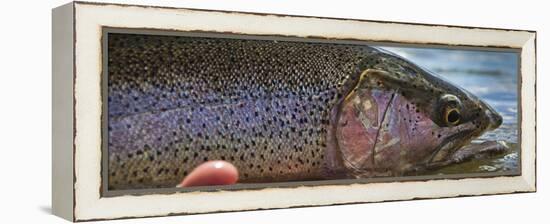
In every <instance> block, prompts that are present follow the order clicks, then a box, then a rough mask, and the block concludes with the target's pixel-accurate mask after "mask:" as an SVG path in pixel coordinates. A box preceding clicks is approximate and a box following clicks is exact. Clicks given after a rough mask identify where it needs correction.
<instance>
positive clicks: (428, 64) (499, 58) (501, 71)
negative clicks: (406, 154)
mask: <svg viewBox="0 0 550 224" xmlns="http://www.w3.org/2000/svg"><path fill="white" fill-rule="evenodd" d="M382 48H384V49H385V50H388V51H391V52H393V53H395V54H397V55H400V56H402V57H404V58H407V59H409V60H410V61H412V62H414V63H416V64H417V65H420V66H422V67H424V68H426V69H428V70H430V71H433V72H434V73H436V74H439V75H440V76H441V77H443V78H444V79H446V80H447V81H449V82H451V83H453V84H456V85H457V86H460V87H462V88H463V89H466V90H467V91H469V92H471V93H473V94H474V95H476V96H478V97H479V98H481V99H482V100H483V101H485V102H487V103H488V104H489V105H491V106H492V107H493V108H494V109H495V110H496V111H497V112H498V113H499V114H500V115H501V116H502V117H503V123H502V125H501V126H500V127H499V128H497V129H495V130H493V131H490V132H487V133H485V134H484V135H482V136H480V137H479V138H478V139H476V140H474V141H476V142H482V141H487V140H497V141H505V142H506V143H507V144H508V145H509V146H510V148H511V149H510V150H509V151H507V152H505V153H502V154H499V155H494V156H491V157H490V158H486V159H478V160H473V161H470V162H466V163H463V164H457V165H452V166H448V167H444V168H442V169H439V170H437V171H435V172H433V173H434V174H463V173H483V172H499V171H518V170H519V158H520V155H519V148H518V144H517V143H518V84H517V83H518V62H519V55H518V53H514V52H498V51H479V50H456V49H435V48H409V47H382Z"/></svg>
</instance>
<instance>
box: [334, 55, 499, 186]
mask: <svg viewBox="0 0 550 224" xmlns="http://www.w3.org/2000/svg"><path fill="white" fill-rule="evenodd" d="M378 61H379V62H378V63H377V64H376V65H374V66H371V68H369V69H367V70H365V71H363V72H362V73H361V75H360V77H359V78H357V81H356V84H355V85H354V87H353V88H352V89H351V90H350V91H349V93H348V94H347V95H346V96H345V98H344V99H342V102H341V103H340V106H339V107H338V109H337V113H333V114H336V115H335V116H336V118H335V120H336V122H335V123H336V125H335V130H336V131H335V139H336V142H337V143H336V145H337V146H336V147H337V148H338V150H339V155H340V156H341V161H342V163H343V164H344V166H345V167H346V168H347V169H348V170H351V171H353V173H355V174H356V176H366V177H372V176H391V175H402V174H403V173H405V172H407V171H409V170H410V169H413V168H416V167H422V166H427V165H430V164H431V163H436V162H440V161H444V160H445V159H447V158H448V157H449V156H450V155H451V154H453V153H454V152H455V151H456V150H457V149H458V148H460V147H462V146H464V145H465V144H468V143H469V142H470V141H471V140H473V139H474V138H476V137H478V136H480V135H481V134H483V133H484V132H486V131H488V130H492V129H495V128H497V127H498V126H500V124H501V123H502V117H501V116H500V115H499V114H498V113H497V112H496V111H495V110H494V109H493V108H491V107H490V106H489V105H488V104H487V103H485V102H483V101H482V100H480V99H479V98H477V97H476V96H474V95H473V94H471V93H469V92H468V91H466V90H464V89H462V88H460V87H458V86H456V85H453V84H451V83H450V82H448V81H446V80H444V79H443V78H441V77H438V76H437V75H435V74H433V73H431V72H429V71H427V70H425V69H423V68H420V67H418V66H416V65H414V64H413V63H411V62H409V61H407V60H405V59H403V58H400V57H397V56H385V57H381V59H378Z"/></svg>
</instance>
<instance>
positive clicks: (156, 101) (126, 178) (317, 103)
mask: <svg viewBox="0 0 550 224" xmlns="http://www.w3.org/2000/svg"><path fill="white" fill-rule="evenodd" d="M108 38H109V39H108V111H107V114H108V159H109V162H108V172H109V173H108V187H109V189H111V190H117V189H139V188H160V187H174V186H176V185H177V184H178V183H179V182H180V181H181V180H182V179H183V178H184V177H185V176H186V175H188V174H189V172H190V171H191V170H193V168H195V167H197V166H198V165H200V164H201V163H203V162H205V161H209V160H226V161H228V162H231V163H233V164H234V165H235V166H236V167H237V169H238V171H239V181H240V182H275V181H294V180H319V179H331V178H361V177H374V176H392V175H401V174H402V173H404V172H406V171H407V170H408V169H409V168H411V167H415V166H418V165H419V164H420V165H422V164H429V163H432V162H437V161H440V160H443V159H444V158H446V157H447V156H448V155H449V154H452V152H454V151H455V150H456V149H457V148H459V147H460V146H462V145H464V144H466V143H468V142H469V141H470V140H471V139H472V138H474V137H476V136H479V135H480V134H481V133H483V132H484V131H485V130H487V129H491V128H495V127H496V126H498V125H499V122H502V121H501V118H500V117H499V116H498V114H496V112H494V110H493V109H491V108H490V107H489V106H487V105H486V104H484V103H483V102H481V101H480V100H478V99H477V98H476V97H475V96H473V95H471V94H469V93H468V92H466V91H464V90H462V89H460V88H458V87H456V86H453V85H451V84H449V83H447V82H445V81H443V80H442V79H440V78H438V77H437V76H435V75H432V74H431V73H429V72H427V71H425V70H423V69H421V68H419V67H418V66H416V65H414V64H412V63H410V62H408V61H406V60H404V59H402V58H400V57H397V56H395V55H392V54H390V53H388V52H384V51H381V50H378V49H376V48H372V47H369V46H366V45H352V44H327V43H310V42H299V41H271V40H249V39H247V40H245V39H229V38H202V37H201V38H198V37H182V36H155V35H132V34H109V37H108ZM449 111H451V112H449ZM457 113H458V115H457ZM449 116H450V117H451V118H452V122H451V123H452V124H451V123H450V122H449V119H448V118H449ZM456 119H458V121H456ZM499 119H500V121H499Z"/></svg>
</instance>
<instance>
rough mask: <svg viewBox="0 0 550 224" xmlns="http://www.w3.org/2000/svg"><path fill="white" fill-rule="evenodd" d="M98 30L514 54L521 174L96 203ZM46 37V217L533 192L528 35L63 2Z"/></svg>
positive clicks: (532, 53)
mask: <svg viewBox="0 0 550 224" xmlns="http://www.w3.org/2000/svg"><path fill="white" fill-rule="evenodd" d="M265 24H269V26H266V25H265ZM105 27H109V28H135V29H152V30H169V31H208V32H226V33H238V34H246V35H283V36H292V37H323V38H329V39H352V40H362V41H373V42H395V43H405V44H408V43H414V44H431V45H450V46H464V47H496V48H514V49H518V50H520V52H521V53H520V56H521V57H520V73H521V76H520V77H521V81H520V82H521V89H520V99H521V100H520V102H521V117H520V124H521V127H520V136H521V146H520V148H521V163H520V164H521V175H517V176H502V177H491V178H461V179H436V180H429V181H403V182H380V183H352V184H345V185H322V186H299V187H293V188H278V187H272V188H264V189H242V190H234V191H212V192H205V191H197V192H177V193H172V194H145V195H120V196H112V197H105V196H104V195H102V190H101V189H102V176H101V172H102V170H101V169H102V150H101V149H102V134H101V133H102V132H101V127H102V126H101V124H102V96H101V86H102V83H101V80H102V75H101V74H102V66H103V65H102V41H101V39H102V35H103V28H105ZM52 35H53V38H52V40H53V48H52V49H53V66H52V67H53V72H52V73H53V76H52V79H53V81H52V83H53V88H52V89H53V136H52V141H53V163H52V164H53V177H52V178H53V180H52V184H53V187H52V191H53V195H52V198H53V202H52V206H53V213H54V214H56V215H58V216H60V217H63V218H65V219H67V220H70V221H88V220H102V219H118V218H129V217H151V216H166V215H173V214H198V213H211V212H224V211H242V210H258V209H274V208H290V207H302V206H323V205H335V204H348V203H367V202H381V201H396V200H413V199H421V198H446V197H459V196H475V195H489V194H507V193H515V192H534V191H536V166H535V162H536V158H535V157H536V139H535V138H536V137H535V136H536V135H535V133H536V120H535V117H536V116H535V114H536V108H535V105H536V96H535V88H536V63H535V61H536V60H535V57H536V32H535V31H527V30H504V29H492V28H477V27H457V26H444V25H430V24H406V23H390V22H379V21H364V20H353V19H336V18H319V17H307V16H289V15H268V14H252V13H240V12H227V11H208V10H195V9H182V8H167V7H154V6H137V5H120V4H100V3H84V2H73V3H69V4H67V5H64V6H60V7H58V8H56V9H54V10H53V32H52ZM480 186H483V187H480ZM206 201H215V202H216V203H207V202H206Z"/></svg>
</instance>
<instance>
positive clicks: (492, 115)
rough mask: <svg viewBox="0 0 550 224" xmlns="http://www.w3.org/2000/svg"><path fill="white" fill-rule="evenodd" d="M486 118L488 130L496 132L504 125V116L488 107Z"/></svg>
mask: <svg viewBox="0 0 550 224" xmlns="http://www.w3.org/2000/svg"><path fill="white" fill-rule="evenodd" d="M485 117H486V118H487V120H488V122H489V123H488V125H487V129H488V130H495V129H497V128H498V127H500V125H501V124H502V116H500V114H498V112H496V111H495V109H493V108H491V107H489V106H487V107H486V109H485Z"/></svg>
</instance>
